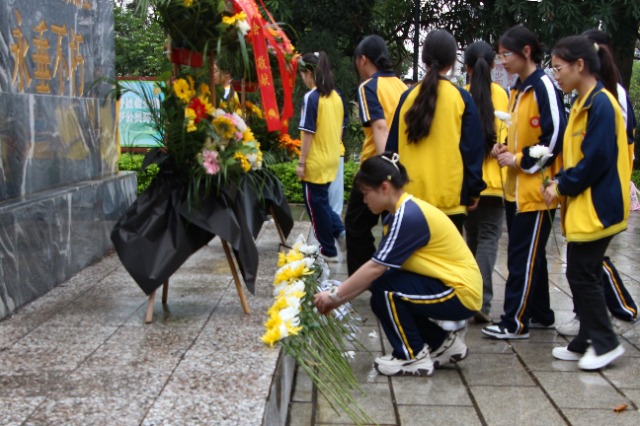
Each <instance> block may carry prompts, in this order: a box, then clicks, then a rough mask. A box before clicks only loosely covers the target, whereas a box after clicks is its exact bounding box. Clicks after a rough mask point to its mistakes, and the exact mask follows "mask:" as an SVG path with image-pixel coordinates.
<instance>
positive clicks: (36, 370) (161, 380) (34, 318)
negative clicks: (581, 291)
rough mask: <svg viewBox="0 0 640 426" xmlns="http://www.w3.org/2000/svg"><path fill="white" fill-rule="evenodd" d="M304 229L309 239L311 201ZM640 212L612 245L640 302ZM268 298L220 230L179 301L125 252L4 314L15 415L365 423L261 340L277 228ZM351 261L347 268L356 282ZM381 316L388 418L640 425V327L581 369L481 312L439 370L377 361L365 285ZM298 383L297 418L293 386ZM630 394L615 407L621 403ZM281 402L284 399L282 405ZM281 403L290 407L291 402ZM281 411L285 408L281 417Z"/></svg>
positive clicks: (367, 329)
mask: <svg viewBox="0 0 640 426" xmlns="http://www.w3.org/2000/svg"><path fill="white" fill-rule="evenodd" d="M296 216H297V217H296V219H298V220H297V222H296V225H295V228H294V230H293V232H292V234H291V237H290V239H293V238H295V236H297V235H298V234H300V233H302V234H304V235H307V234H308V230H309V224H308V222H305V221H304V216H303V214H302V213H300V212H299V211H298V210H296ZM556 233H557V236H558V241H559V242H560V244H561V247H560V250H561V253H563V255H562V256H559V255H558V252H557V251H556V248H555V244H554V242H553V236H552V237H551V238H550V241H549V244H548V247H547V253H548V261H549V272H550V273H549V277H550V281H551V288H550V292H551V303H552V307H553V308H554V309H555V311H556V319H557V320H558V322H563V321H566V320H569V319H570V318H571V317H572V315H573V314H572V311H571V310H572V304H571V295H570V292H569V289H568V284H567V281H566V277H565V276H564V259H563V256H564V246H563V244H562V241H561V240H562V238H561V236H560V234H559V229H558V228H557V227H556ZM638 234H640V214H639V213H632V217H631V220H630V228H629V230H628V231H626V232H625V233H623V234H621V235H619V236H617V237H616V238H615V239H614V240H613V242H612V244H611V246H610V249H609V251H608V254H609V255H610V256H611V257H612V259H613V260H614V262H615V264H616V267H617V268H618V270H619V272H620V273H621V274H622V277H623V279H624V282H625V284H626V286H627V288H628V289H629V290H630V292H631V294H632V296H633V297H634V298H635V300H636V301H638V300H640V275H639V274H638V271H639V270H640V238H639V235H638ZM257 244H258V248H259V251H260V256H261V257H260V260H261V261H260V269H259V274H258V277H259V278H258V281H257V283H256V289H257V290H256V294H255V295H251V294H249V293H247V292H246V290H245V293H246V295H247V300H248V302H249V307H250V309H251V314H250V315H245V314H244V313H243V311H242V307H241V305H240V301H239V298H238V295H237V293H236V288H235V285H234V283H233V280H232V277H231V272H230V270H229V267H228V264H227V261H226V259H225V257H224V253H223V251H222V249H221V246H220V244H219V240H217V239H216V240H214V241H212V242H211V243H210V245H208V246H206V247H204V248H203V249H201V250H200V251H199V252H198V253H196V254H195V255H194V256H192V257H191V258H190V259H189V260H188V261H187V262H186V263H185V265H183V267H182V268H181V269H180V270H179V271H178V272H177V273H176V274H174V276H173V277H172V278H171V282H170V286H169V295H168V305H166V306H163V305H162V303H161V302H160V297H159V296H158V297H156V302H155V305H154V318H153V322H152V323H151V324H145V322H144V317H145V311H146V309H147V298H146V297H145V295H144V293H142V291H141V290H140V289H139V288H138V286H137V285H136V284H135V282H134V281H133V280H132V279H131V277H130V276H129V275H128V273H127V272H126V271H125V270H124V268H123V267H122V265H121V263H120V261H119V259H118V257H117V256H116V255H115V254H113V255H110V256H108V257H106V258H105V259H103V260H102V261H100V262H98V263H97V264H95V265H93V266H91V267H89V268H87V269H85V270H83V271H82V272H81V273H79V274H77V275H76V276H74V277H73V278H71V279H70V280H68V281H66V282H65V283H63V284H61V285H60V286H58V287H56V288H55V289H53V290H52V291H51V292H49V293H48V294H46V295H45V296H43V297H41V298H39V299H38V300H36V301H34V302H32V303H30V304H28V305H26V306H24V307H22V308H21V309H19V310H18V311H17V312H16V313H15V314H14V315H13V316H11V317H9V318H6V319H4V320H1V321H0V424H2V425H261V424H265V425H267V426H271V425H277V424H282V423H285V420H284V419H285V418H286V419H287V420H286V423H287V424H289V425H291V426H294V425H330V424H331V425H338V424H342V425H345V424H352V423H351V422H350V420H349V419H348V418H346V417H344V416H341V415H340V414H338V413H336V412H334V411H333V410H332V409H331V408H330V407H329V406H328V405H327V403H326V401H324V400H323V399H322V397H321V396H319V395H318V392H317V391H316V390H315V389H314V388H313V386H312V385H311V383H310V381H309V379H308V377H306V376H305V375H304V374H302V373H300V372H298V373H297V374H296V375H295V376H294V375H293V371H291V372H289V371H288V370H287V362H286V360H287V357H284V356H283V355H282V354H281V353H280V351H279V350H277V349H271V348H269V347H267V346H265V345H264V344H263V343H262V342H261V341H260V336H261V335H262V334H263V332H264V327H263V322H264V320H265V319H266V316H265V312H266V310H267V309H268V307H269V306H270V305H271V303H272V297H271V289H272V287H271V286H272V280H273V273H274V271H275V269H276V261H277V252H278V249H279V239H278V236H277V232H276V230H275V227H274V226H273V223H267V224H265V226H264V228H263V231H262V232H261V234H260V235H259V237H258V239H257ZM505 254H506V235H503V238H502V239H501V244H500V250H499V257H498V262H497V265H496V269H495V273H494V284H495V289H494V294H495V299H494V303H493V309H492V315H493V317H494V318H498V317H499V315H500V313H501V310H502V295H503V293H504V282H505V277H506V256H505ZM345 276H346V269H345V267H344V265H343V264H338V265H336V266H335V267H333V268H332V278H335V279H344V278H345ZM354 306H355V307H356V308H357V310H358V311H359V313H360V315H361V316H362V317H364V318H365V319H366V321H365V322H364V325H363V326H362V327H361V330H360V332H359V336H358V338H359V340H360V341H361V343H363V344H364V345H365V347H366V348H367V349H368V351H364V350H362V351H358V352H356V355H355V359H354V360H353V362H352V365H353V369H354V371H355V373H356V376H357V377H358V381H359V383H360V384H361V386H362V388H363V390H364V391H365V393H366V394H358V395H357V400H358V401H359V403H360V405H361V407H362V408H364V409H365V411H367V412H368V413H369V415H370V416H371V417H372V418H373V419H374V420H375V421H376V422H377V423H378V424H381V425H405V426H406V425H426V424H432V425H456V424H461V425H475V424H478V425H513V424H519V425H568V424H570V425H585V424H590V425H600V424H602V425H604V424H606V425H638V424H640V413H639V412H638V407H639V406H640V324H639V325H637V326H635V327H629V328H628V329H627V330H626V331H625V332H624V334H623V335H622V336H621V342H622V344H623V345H624V347H625V349H626V353H625V354H624V355H623V356H622V357H621V358H620V359H619V360H617V361H616V362H615V363H614V364H613V365H611V366H610V367H609V368H607V369H605V370H603V371H599V372H590V373H588V372H582V371H580V370H578V368H577V365H576V363H574V362H563V361H556V360H554V359H553V358H552V357H551V350H552V348H553V347H555V346H560V345H566V343H567V340H566V339H565V338H563V337H561V336H558V335H557V334H556V333H555V331H553V330H532V331H531V337H530V338H529V339H528V340H521V341H511V342H510V341H496V340H490V339H488V338H485V337H483V335H482V334H481V332H480V328H481V325H477V324H473V322H472V323H470V324H469V326H468V328H467V330H466V333H465V340H466V343H467V345H468V347H469V349H470V355H469V357H468V358H467V359H465V360H464V361H462V362H460V363H459V364H457V365H454V366H450V367H444V368H441V369H438V370H437V372H436V374H435V375H434V376H433V377H429V378H426V377H392V378H388V377H384V376H380V375H377V374H376V373H375V370H373V368H372V362H373V359H374V358H375V357H376V356H378V355H380V354H383V353H388V351H389V345H388V343H387V342H386V340H385V338H384V335H383V333H382V330H381V329H380V327H379V326H378V324H377V321H376V320H375V316H374V315H373V314H372V313H371V311H370V309H369V307H368V298H367V296H366V294H364V295H362V296H361V297H359V298H358V299H356V300H355V301H354ZM291 387H293V392H292V393H291V403H290V405H289V409H288V416H287V415H286V412H285V411H286V406H287V399H288V398H287V399H284V400H283V398H282V396H281V395H289V392H288V389H290V388H291ZM621 404H626V405H627V409H626V410H624V411H622V412H620V413H616V412H614V407H617V406H620V405H621ZM274 405H275V406H276V408H274ZM277 406H280V407H282V406H284V407H285V408H284V410H282V412H278V409H277ZM274 412H275V413H276V414H274Z"/></svg>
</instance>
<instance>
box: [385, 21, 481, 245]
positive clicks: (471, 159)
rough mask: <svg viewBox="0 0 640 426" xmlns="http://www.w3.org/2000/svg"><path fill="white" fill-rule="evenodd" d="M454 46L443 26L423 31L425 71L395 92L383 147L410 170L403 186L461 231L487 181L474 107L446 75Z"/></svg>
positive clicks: (478, 119) (454, 43) (451, 38)
mask: <svg viewBox="0 0 640 426" xmlns="http://www.w3.org/2000/svg"><path fill="white" fill-rule="evenodd" d="M457 49H458V48H457V43H456V41H455V39H454V38H453V36H452V35H451V34H449V33H448V32H447V31H444V30H435V31H431V32H430V33H429V34H428V35H427V38H426V39H425V42H424V48H423V50H422V60H423V62H424V64H425V65H426V68H427V74H426V75H425V77H424V78H423V79H422V81H421V82H420V83H419V84H417V85H415V86H413V87H412V88H411V89H410V90H408V91H407V92H405V93H404V94H403V95H402V97H401V98H400V103H399V104H398V107H397V108H396V112H395V116H394V118H393V124H392V125H391V131H390V132H389V139H388V140H387V150H390V151H394V152H398V153H399V154H400V156H401V157H402V158H403V159H404V161H405V166H406V167H407V170H408V172H409V175H410V176H411V182H410V183H409V185H408V186H407V191H408V192H410V193H412V194H414V195H415V196H416V197H418V198H421V199H423V200H425V201H427V202H428V203H430V204H433V205H434V206H436V207H437V208H439V209H440V210H442V211H443V212H444V213H445V214H446V215H447V216H449V218H450V219H451V220H452V221H453V222H454V223H455V224H456V227H457V228H458V230H459V231H460V232H461V233H462V229H463V228H462V227H463V223H464V220H465V217H466V214H467V209H470V210H473V209H474V208H475V207H476V206H477V203H478V201H479V199H480V192H482V190H483V189H485V186H486V185H485V183H484V182H483V180H482V159H483V157H484V155H483V137H482V129H481V125H480V118H479V116H478V111H477V109H476V107H475V105H474V103H473V100H472V99H471V95H470V94H469V92H467V91H466V90H464V89H461V88H458V87H456V86H455V85H454V84H453V83H451V82H450V81H449V80H447V79H446V77H445V76H446V74H447V73H448V72H449V70H451V68H452V67H453V66H454V64H455V62H456V58H457Z"/></svg>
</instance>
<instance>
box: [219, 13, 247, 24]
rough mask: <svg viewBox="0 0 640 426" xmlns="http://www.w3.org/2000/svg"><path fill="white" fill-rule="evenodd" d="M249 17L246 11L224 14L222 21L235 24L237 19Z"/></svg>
mask: <svg viewBox="0 0 640 426" xmlns="http://www.w3.org/2000/svg"><path fill="white" fill-rule="evenodd" d="M245 19H247V14H246V13H244V12H240V13H236V14H235V15H233V16H223V17H222V23H223V24H225V25H229V26H231V25H234V24H235V23H236V22H237V21H243V20H245Z"/></svg>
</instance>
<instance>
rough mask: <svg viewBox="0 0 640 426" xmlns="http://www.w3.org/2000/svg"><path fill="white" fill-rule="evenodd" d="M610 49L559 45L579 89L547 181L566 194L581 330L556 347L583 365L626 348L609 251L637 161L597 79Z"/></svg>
mask: <svg viewBox="0 0 640 426" xmlns="http://www.w3.org/2000/svg"><path fill="white" fill-rule="evenodd" d="M607 63H609V64H612V63H613V58H612V57H611V54H610V53H609V50H608V49H606V48H603V47H602V46H600V45H598V44H597V43H593V42H592V41H591V40H589V39H588V38H587V37H585V36H571V37H566V38H564V39H562V40H560V41H559V42H558V43H557V44H556V45H555V47H554V48H553V51H552V56H551V64H552V69H553V73H554V77H555V79H556V81H557V82H558V85H559V86H560V87H561V88H562V90H563V91H564V92H565V93H572V92H573V91H574V90H576V91H577V92H578V97H577V98H576V100H575V101H574V103H573V106H572V107H571V113H570V115H569V121H568V123H567V130H566V132H565V134H564V140H563V149H562V160H563V165H564V170H563V172H562V173H561V174H559V175H558V176H557V178H556V179H555V180H554V181H552V182H551V183H550V184H549V185H547V186H546V187H545V188H543V192H542V193H543V196H544V199H545V201H546V202H547V204H552V203H556V202H557V201H558V199H561V206H562V215H561V218H562V229H563V233H564V234H565V236H566V238H567V281H568V282H569V287H570V289H571V293H572V294H573V303H574V305H575V308H576V312H577V313H578V314H579V315H580V330H579V332H578V335H577V336H576V337H575V338H573V340H571V342H569V345H568V346H566V347H556V348H554V349H553V351H552V355H553V356H554V357H555V358H557V359H560V360H564V361H578V367H580V368H581V369H583V370H598V369H600V368H604V367H606V366H607V365H608V364H610V363H611V362H612V361H613V360H615V359H616V358H618V357H619V356H621V355H622V354H623V353H624V348H623V346H622V345H621V344H620V343H619V341H618V338H617V336H616V334H615V333H614V331H613V327H612V325H611V320H610V319H609V314H608V312H607V306H606V302H605V296H604V290H603V284H602V273H603V269H602V264H603V260H604V254H605V251H606V249H607V246H608V245H609V242H610V241H611V239H612V238H613V236H614V235H615V234H617V233H619V232H622V231H624V230H625V229H626V228H627V220H628V217H629V207H630V196H629V176H630V173H631V172H630V161H629V151H628V150H627V135H626V131H625V120H624V117H623V116H622V111H621V109H620V105H619V104H618V101H617V99H616V97H615V95H614V94H612V93H611V92H609V91H608V90H607V89H606V88H605V86H604V84H603V83H602V82H601V81H599V80H598V77H599V72H600V70H601V69H602V65H603V64H607Z"/></svg>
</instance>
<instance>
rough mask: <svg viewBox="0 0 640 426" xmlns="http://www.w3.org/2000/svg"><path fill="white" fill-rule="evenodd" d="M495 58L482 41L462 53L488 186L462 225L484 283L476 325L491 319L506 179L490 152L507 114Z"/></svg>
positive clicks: (504, 129)
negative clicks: (495, 76) (495, 73)
mask: <svg viewBox="0 0 640 426" xmlns="http://www.w3.org/2000/svg"><path fill="white" fill-rule="evenodd" d="M494 57H495V53H494V51H493V48H492V47H491V46H490V45H489V44H487V43H485V42H483V41H478V42H475V43H472V44H470V45H469V46H468V47H467V48H466V49H465V51H464V64H465V67H466V70H467V74H469V76H470V81H471V83H470V85H467V86H466V87H465V89H466V90H468V91H469V92H471V97H472V98H473V101H474V102H475V104H476V107H477V108H478V114H479V116H480V123H481V127H482V135H483V136H484V161H483V163H482V179H483V180H484V182H485V183H486V184H487V189H485V190H484V191H482V193H481V194H480V203H479V204H478V208H477V209H476V210H473V211H470V212H469V215H468V216H467V220H466V222H465V224H464V229H465V235H466V237H467V244H468V245H469V248H470V249H471V252H472V253H473V254H474V256H475V258H476V261H477V262H478V266H479V267H480V272H481V273H482V281H483V294H482V299H483V300H482V310H480V311H479V312H478V313H477V314H476V315H475V319H476V322H489V321H490V320H491V317H490V316H489V312H490V310H491V300H492V299H493V280H492V275H493V268H494V266H495V264H496V257H497V254H498V241H499V240H500V235H501V234H502V224H503V222H504V201H503V191H504V189H503V182H504V179H505V177H506V176H505V174H504V173H503V172H504V170H503V169H501V167H500V165H499V164H498V161H497V160H496V159H495V158H494V157H493V156H491V150H492V148H493V145H495V144H496V143H504V141H505V139H506V136H507V126H506V123H505V122H504V121H501V120H500V119H498V118H497V117H496V114H495V111H502V112H503V113H505V114H506V111H508V108H509V95H508V94H507V91H506V90H505V89H503V88H502V87H500V85H498V84H497V83H493V82H492V81H491V69H492V68H493V65H494Z"/></svg>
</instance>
